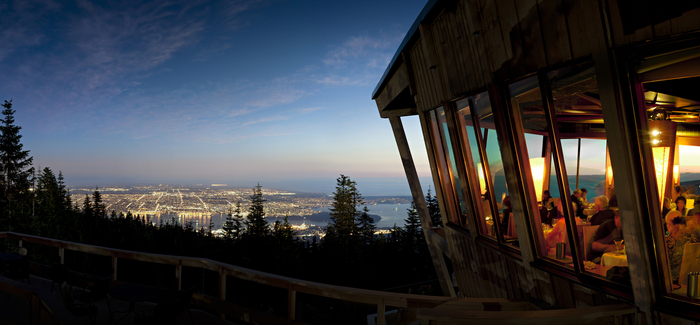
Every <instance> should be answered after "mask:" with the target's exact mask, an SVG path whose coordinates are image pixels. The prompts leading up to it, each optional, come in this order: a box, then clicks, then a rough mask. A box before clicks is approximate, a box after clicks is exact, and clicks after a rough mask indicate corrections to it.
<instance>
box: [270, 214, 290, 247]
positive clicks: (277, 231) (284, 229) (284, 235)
mask: <svg viewBox="0 0 700 325" xmlns="http://www.w3.org/2000/svg"><path fill="white" fill-rule="evenodd" d="M288 218H289V216H285V217H284V222H283V223H282V222H279V220H276V221H275V224H274V226H273V230H272V234H273V236H275V238H276V239H277V240H278V242H280V243H285V242H291V241H293V240H294V238H295V237H294V236H295V234H294V229H293V228H292V225H291V224H290V223H289V220H288Z"/></svg>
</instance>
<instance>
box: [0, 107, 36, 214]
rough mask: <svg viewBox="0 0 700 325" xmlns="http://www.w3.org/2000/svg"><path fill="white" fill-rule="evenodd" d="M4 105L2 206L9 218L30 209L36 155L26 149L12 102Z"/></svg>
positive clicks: (0, 165)
mask: <svg viewBox="0 0 700 325" xmlns="http://www.w3.org/2000/svg"><path fill="white" fill-rule="evenodd" d="M2 107H4V108H5V109H4V110H3V111H2V114H3V115H4V118H3V119H2V122H1V123H0V169H1V171H2V175H1V176H2V177H0V191H2V195H1V196H0V205H1V208H2V211H3V212H2V214H3V216H2V217H3V218H9V217H10V215H12V214H13V213H14V215H15V216H19V215H20V214H21V213H22V212H23V208H25V207H26V208H27V210H26V211H30V210H29V208H30V207H31V202H30V201H31V200H30V199H31V198H30V195H31V194H30V191H29V189H30V187H31V185H32V175H33V174H34V168H33V167H32V162H33V160H34V158H33V157H31V156H30V155H29V150H22V149H23V145H22V143H20V139H21V138H22V136H21V135H20V134H19V130H21V129H22V128H21V127H19V126H16V125H14V123H15V119H14V116H13V115H14V113H15V110H13V109H12V101H9V102H8V101H5V103H4V104H2Z"/></svg>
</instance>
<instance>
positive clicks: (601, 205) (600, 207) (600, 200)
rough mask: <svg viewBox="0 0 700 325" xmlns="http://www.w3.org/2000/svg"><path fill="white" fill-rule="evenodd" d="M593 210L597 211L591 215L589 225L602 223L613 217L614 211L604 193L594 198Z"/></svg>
mask: <svg viewBox="0 0 700 325" xmlns="http://www.w3.org/2000/svg"><path fill="white" fill-rule="evenodd" d="M595 210H596V211H598V212H596V214H594V215H593V216H592V217H591V226H597V225H602V224H603V222H606V221H608V220H612V219H613V218H614V217H615V211H613V210H611V209H610V206H609V205H608V197H607V196H605V195H601V196H598V197H596V198H595Z"/></svg>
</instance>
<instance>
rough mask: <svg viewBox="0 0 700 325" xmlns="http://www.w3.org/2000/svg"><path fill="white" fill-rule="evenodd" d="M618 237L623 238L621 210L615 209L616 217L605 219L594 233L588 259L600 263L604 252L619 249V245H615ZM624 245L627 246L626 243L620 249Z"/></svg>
mask: <svg viewBox="0 0 700 325" xmlns="http://www.w3.org/2000/svg"><path fill="white" fill-rule="evenodd" d="M616 238H619V239H623V237H622V223H621V222H620V212H619V211H615V217H614V218H613V219H612V220H608V221H605V222H603V224H601V225H600V227H598V230H596V232H595V235H593V240H592V241H591V244H590V245H591V247H590V249H589V250H588V255H586V260H587V261H591V262H593V263H596V264H600V257H601V256H603V254H605V253H606V252H614V251H617V247H616V246H615V239H616ZM623 247H625V246H624V243H623V244H622V246H620V249H622V248H623Z"/></svg>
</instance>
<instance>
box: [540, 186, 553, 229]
mask: <svg viewBox="0 0 700 325" xmlns="http://www.w3.org/2000/svg"><path fill="white" fill-rule="evenodd" d="M556 215H557V210H556V209H555V208H554V199H553V198H552V195H551V194H549V191H548V190H545V191H544V192H543V193H542V207H540V221H541V222H542V223H546V224H551V222H552V218H553V217H555V216H556Z"/></svg>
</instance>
